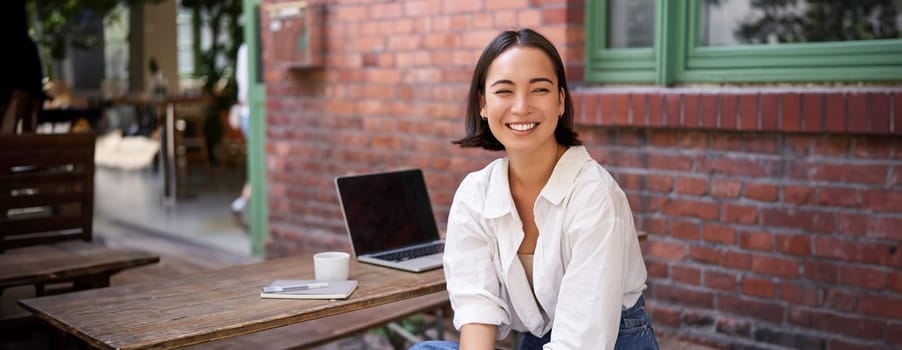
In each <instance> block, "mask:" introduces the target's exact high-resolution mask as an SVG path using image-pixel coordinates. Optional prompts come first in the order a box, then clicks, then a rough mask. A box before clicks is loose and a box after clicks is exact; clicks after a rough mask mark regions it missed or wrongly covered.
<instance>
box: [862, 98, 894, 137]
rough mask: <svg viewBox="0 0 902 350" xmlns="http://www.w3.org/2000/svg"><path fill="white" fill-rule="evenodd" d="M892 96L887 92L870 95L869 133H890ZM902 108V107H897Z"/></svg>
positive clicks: (868, 102)
mask: <svg viewBox="0 0 902 350" xmlns="http://www.w3.org/2000/svg"><path fill="white" fill-rule="evenodd" d="M889 103H890V94H889V93H887V92H871V93H868V101H867V102H866V104H868V105H869V106H870V108H871V118H870V121H871V123H870V126H869V129H868V131H870V132H871V133H873V134H889V133H890V104H889ZM897 108H902V107H897Z"/></svg>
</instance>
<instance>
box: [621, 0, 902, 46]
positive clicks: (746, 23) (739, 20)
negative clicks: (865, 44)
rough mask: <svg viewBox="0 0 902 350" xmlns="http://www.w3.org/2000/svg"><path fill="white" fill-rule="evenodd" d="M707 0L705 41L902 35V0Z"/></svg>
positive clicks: (729, 42)
mask: <svg viewBox="0 0 902 350" xmlns="http://www.w3.org/2000/svg"><path fill="white" fill-rule="evenodd" d="M702 1H703V3H702V5H701V6H699V10H700V21H699V36H700V38H699V39H700V40H699V42H700V44H701V45H703V46H728V45H775V44H780V43H802V42H826V41H853V40H872V39H895V38H902V0H868V1H842V0H836V1H824V0H820V1H817V0H811V1H806V0H702ZM615 2H616V3H621V2H620V1H615ZM623 2H626V1H623ZM612 18H616V17H612Z"/></svg>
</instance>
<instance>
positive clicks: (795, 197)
mask: <svg viewBox="0 0 902 350" xmlns="http://www.w3.org/2000/svg"><path fill="white" fill-rule="evenodd" d="M816 191H817V189H816V188H814V187H809V186H792V185H787V186H784V187H783V203H786V204H801V205H806V204H814V203H815V198H816V194H817V192H816Z"/></svg>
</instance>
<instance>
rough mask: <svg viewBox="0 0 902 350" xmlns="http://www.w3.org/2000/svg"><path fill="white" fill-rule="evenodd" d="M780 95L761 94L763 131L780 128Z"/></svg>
mask: <svg viewBox="0 0 902 350" xmlns="http://www.w3.org/2000/svg"><path fill="white" fill-rule="evenodd" d="M778 97H779V95H778V94H773V93H767V94H761V111H760V114H761V129H760V130H763V131H778V130H780V116H779V114H778V110H777V103H778V102H777V99H778Z"/></svg>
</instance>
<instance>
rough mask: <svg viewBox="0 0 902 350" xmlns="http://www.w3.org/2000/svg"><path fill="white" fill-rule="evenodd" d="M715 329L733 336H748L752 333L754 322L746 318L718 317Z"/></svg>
mask: <svg viewBox="0 0 902 350" xmlns="http://www.w3.org/2000/svg"><path fill="white" fill-rule="evenodd" d="M715 330H716V331H717V333H721V334H726V335H728V336H732V337H736V336H739V337H746V338H748V337H749V336H750V335H751V330H752V324H751V323H750V322H749V321H746V320H741V319H735V318H729V317H718V318H717V324H716V325H715Z"/></svg>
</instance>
